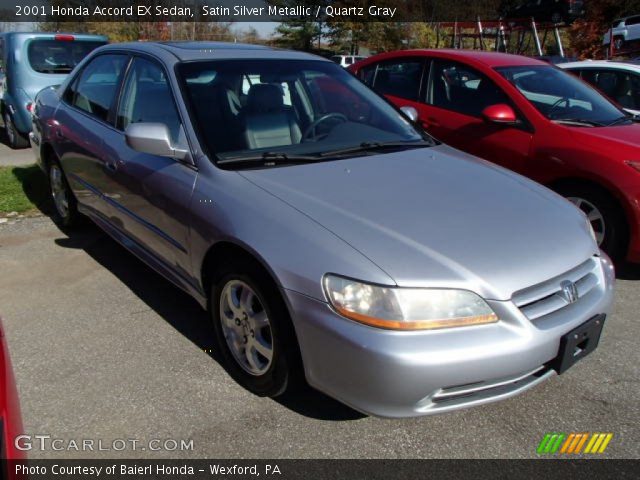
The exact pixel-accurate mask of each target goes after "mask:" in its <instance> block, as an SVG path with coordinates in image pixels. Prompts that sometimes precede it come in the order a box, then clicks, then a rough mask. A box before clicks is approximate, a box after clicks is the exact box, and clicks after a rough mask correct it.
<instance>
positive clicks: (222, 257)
mask: <svg viewBox="0 0 640 480" xmlns="http://www.w3.org/2000/svg"><path fill="white" fill-rule="evenodd" d="M234 259H237V260H240V259H242V260H246V261H249V262H251V263H252V264H253V265H254V266H256V267H257V268H259V269H260V270H261V271H262V272H263V273H265V275H266V276H267V277H268V278H269V279H270V280H271V281H272V282H273V285H274V286H275V287H276V288H277V289H278V290H281V289H282V285H281V284H280V282H279V281H278V279H277V276H276V275H275V273H274V272H273V271H272V270H271V268H269V267H268V266H267V262H266V261H265V260H264V259H263V258H262V257H261V256H260V255H258V254H257V253H256V252H255V251H253V250H252V249H250V248H248V247H246V246H244V245H241V244H240V243H237V242H233V241H230V240H220V241H218V242H216V243H214V244H213V245H211V246H210V247H209V249H208V250H207V253H206V254H205V255H204V257H203V259H202V264H201V266H200V281H201V285H202V288H203V290H204V293H205V295H207V296H208V295H209V292H210V290H211V286H212V284H213V281H214V280H215V278H214V273H215V269H216V265H219V264H220V263H221V262H227V263H228V262H229V261H233V260H234ZM285 303H286V302H285Z"/></svg>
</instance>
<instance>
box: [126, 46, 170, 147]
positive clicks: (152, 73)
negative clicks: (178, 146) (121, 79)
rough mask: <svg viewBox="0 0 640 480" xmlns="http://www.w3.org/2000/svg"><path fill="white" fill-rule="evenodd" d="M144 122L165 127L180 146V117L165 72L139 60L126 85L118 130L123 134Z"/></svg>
mask: <svg viewBox="0 0 640 480" xmlns="http://www.w3.org/2000/svg"><path fill="white" fill-rule="evenodd" d="M141 122H149V123H162V124H164V125H166V126H167V127H168V128H169V132H170V133H171V139H172V140H173V142H174V143H176V142H178V140H179V138H178V137H179V132H180V117H179V115H178V111H177V110H176V105H175V102H174V100H173V96H172V94H171V89H170V87H169V83H168V82H167V78H166V76H165V73H164V70H162V68H160V66H159V65H157V64H156V63H154V62H150V61H148V60H145V59H142V58H136V59H135V60H134V61H133V64H132V65H131V68H130V69H129V73H128V74H127V79H126V81H125V83H124V89H123V91H122V97H121V100H120V107H119V109H118V120H117V126H118V128H120V129H122V130H124V129H126V128H127V127H128V126H129V125H130V124H132V123H141Z"/></svg>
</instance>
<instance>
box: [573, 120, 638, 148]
mask: <svg viewBox="0 0 640 480" xmlns="http://www.w3.org/2000/svg"><path fill="white" fill-rule="evenodd" d="M571 131H572V132H574V133H575V134H579V135H587V136H590V137H596V138H598V139H600V140H602V141H601V142H599V145H601V147H602V148H603V149H605V150H607V151H610V149H611V142H615V143H617V144H618V145H624V146H625V147H629V148H633V149H634V150H637V149H638V145H640V124H638V123H634V124H632V125H617V126H613V127H596V128H582V127H577V128H576V127H573V128H571Z"/></svg>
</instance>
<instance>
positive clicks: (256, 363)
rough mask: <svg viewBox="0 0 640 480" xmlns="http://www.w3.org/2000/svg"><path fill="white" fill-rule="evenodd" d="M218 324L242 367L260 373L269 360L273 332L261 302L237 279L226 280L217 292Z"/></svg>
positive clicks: (268, 363) (266, 367) (268, 365)
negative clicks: (218, 292)
mask: <svg viewBox="0 0 640 480" xmlns="http://www.w3.org/2000/svg"><path fill="white" fill-rule="evenodd" d="M220 323H221V326H222V332H223V334H224V338H225V340H226V342H227V346H228V347H229V350H230V351H231V354H232V355H233V358H234V359H235V361H236V362H237V363H238V365H240V367H242V369H243V370H244V371H245V372H247V373H249V374H251V375H255V376H259V375H263V374H265V373H266V372H267V371H268V370H269V367H271V363H272V361H273V335H272V332H271V323H270V322H269V317H268V315H267V311H266V310H265V308H264V305H263V303H262V301H261V300H260V298H259V297H258V295H257V294H256V292H255V291H254V290H253V289H252V288H251V287H250V286H249V285H247V284H246V283H245V282H242V281H240V280H230V281H228V282H227V283H226V284H225V286H224V287H223V289H222V293H221V294H220Z"/></svg>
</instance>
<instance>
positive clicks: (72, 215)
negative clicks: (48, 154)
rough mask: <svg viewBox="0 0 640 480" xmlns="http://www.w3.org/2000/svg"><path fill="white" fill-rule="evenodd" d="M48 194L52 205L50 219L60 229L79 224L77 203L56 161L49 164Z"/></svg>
mask: <svg viewBox="0 0 640 480" xmlns="http://www.w3.org/2000/svg"><path fill="white" fill-rule="evenodd" d="M48 177H49V193H50V195H51V200H52V203H53V212H52V215H51V217H52V219H53V221H54V222H55V223H56V224H57V225H59V226H60V227H65V228H69V227H74V226H76V225H78V224H79V223H80V213H79V212H78V202H77V200H76V197H75V195H74V194H73V191H72V190H71V188H70V187H69V183H68V182H67V177H66V176H65V174H64V171H63V170H62V167H61V166H60V163H59V162H58V160H57V159H54V160H51V161H50V162H49V170H48Z"/></svg>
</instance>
